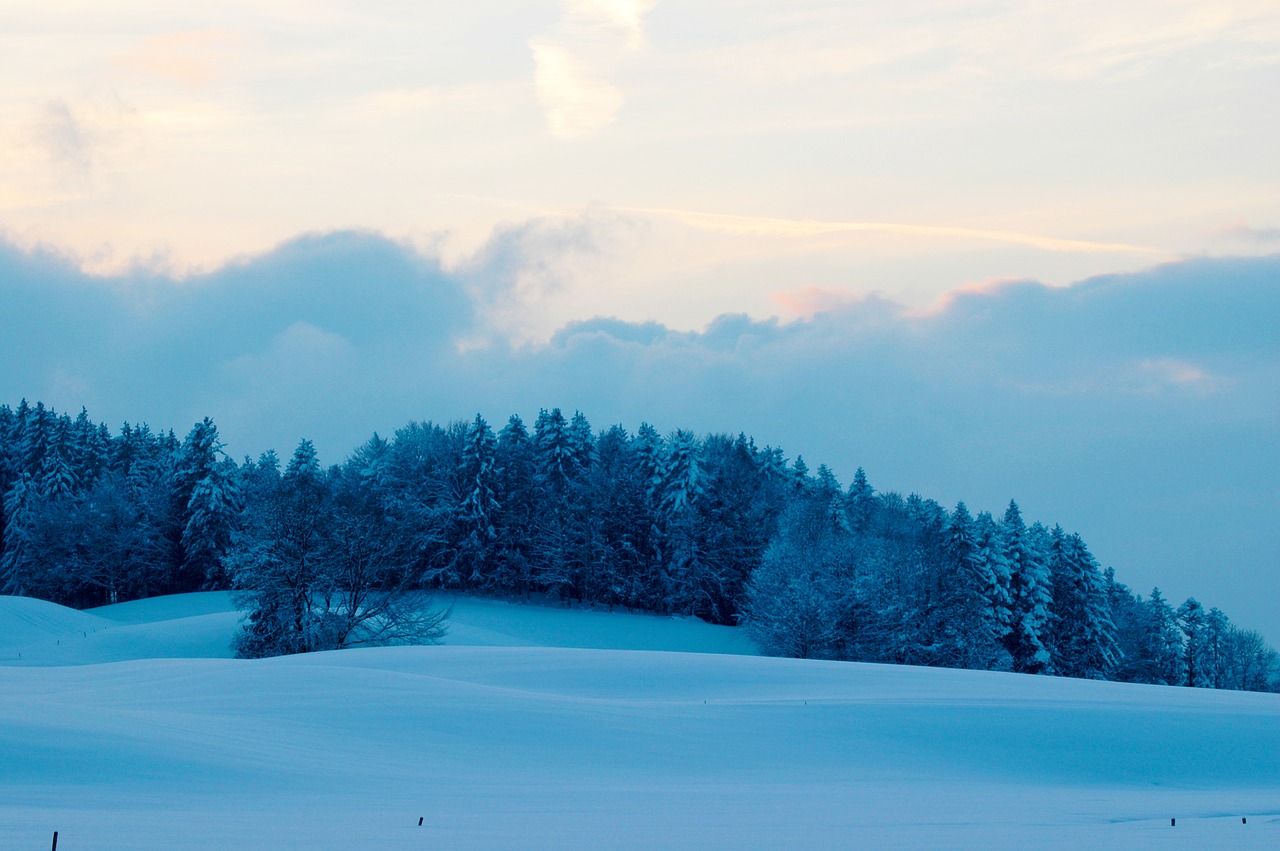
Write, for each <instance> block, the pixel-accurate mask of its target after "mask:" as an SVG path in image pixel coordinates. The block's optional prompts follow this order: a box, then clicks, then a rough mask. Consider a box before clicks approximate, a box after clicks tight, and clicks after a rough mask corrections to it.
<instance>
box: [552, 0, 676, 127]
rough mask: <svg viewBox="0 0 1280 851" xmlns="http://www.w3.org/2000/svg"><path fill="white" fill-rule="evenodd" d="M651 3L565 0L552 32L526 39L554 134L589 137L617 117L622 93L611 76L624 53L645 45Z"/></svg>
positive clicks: (610, 0) (640, 1) (624, 0)
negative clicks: (645, 20)
mask: <svg viewBox="0 0 1280 851" xmlns="http://www.w3.org/2000/svg"><path fill="white" fill-rule="evenodd" d="M654 2H655V0H564V4H563V16H562V17H561V19H560V21H559V22H558V23H557V24H556V26H555V27H554V28H553V29H552V30H551V32H549V33H547V34H545V35H542V36H538V37H536V38H533V39H530V40H529V50H530V51H531V52H532V54H533V63H534V78H533V80H534V90H535V92H536V94H537V97H538V103H539V104H541V105H542V109H543V112H544V113H545V114H546V118H547V128H548V129H549V130H550V131H551V134H552V135H553V136H556V137H558V138H561V139H575V138H579V137H582V136H587V135H590V134H591V133H593V132H594V131H596V130H598V129H599V128H601V127H604V126H605V125H607V124H610V123H612V122H613V121H614V120H615V119H616V117H617V114H618V111H619V110H620V109H621V108H622V104H623V100H624V98H623V95H622V92H621V91H620V90H619V89H618V88H617V87H616V86H614V85H613V84H612V83H611V82H609V78H610V76H611V75H612V74H613V72H614V70H615V68H616V67H617V64H618V60H619V57H620V56H621V55H622V54H625V53H632V52H635V51H637V50H639V49H640V48H641V47H642V46H643V44H644V31H643V28H642V22H643V18H644V14H645V13H646V12H647V11H648V10H649V8H650V7H652V6H653V4H654Z"/></svg>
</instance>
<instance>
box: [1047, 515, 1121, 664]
mask: <svg viewBox="0 0 1280 851" xmlns="http://www.w3.org/2000/svg"><path fill="white" fill-rule="evenodd" d="M1049 550H1050V559H1049V569H1050V573H1051V575H1052V577H1053V612H1054V620H1053V642H1052V644H1053V653H1054V668H1055V670H1056V672H1057V673H1058V674H1059V675H1061V676H1066V677H1083V678H1087V679H1106V678H1108V677H1109V676H1110V675H1111V672H1112V671H1113V670H1114V668H1115V666H1116V664H1117V663H1118V662H1119V658H1120V656H1119V648H1118V645H1117V644H1116V628H1115V624H1114V622H1113V621H1112V617H1111V605H1110V603H1109V602H1108V599H1107V592H1106V586H1105V583H1104V580H1103V578H1102V573H1101V571H1100V570H1099V569H1098V563H1097V561H1096V560H1095V559H1094V558H1093V555H1092V554H1091V553H1090V552H1089V548H1088V547H1086V546H1085V543H1084V541H1083V540H1082V539H1081V538H1080V536H1079V535H1067V534H1066V533H1064V532H1063V531H1062V527H1061V526H1055V527H1054V528H1053V532H1052V534H1051V540H1050V544H1049Z"/></svg>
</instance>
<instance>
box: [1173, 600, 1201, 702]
mask: <svg viewBox="0 0 1280 851" xmlns="http://www.w3.org/2000/svg"><path fill="white" fill-rule="evenodd" d="M1177 614H1178V626H1180V627H1181V628H1182V635H1183V653H1182V667H1183V669H1184V670H1185V671H1186V676H1187V678H1186V681H1185V685H1188V686H1201V685H1206V684H1207V683H1206V682H1205V681H1206V679H1207V677H1206V672H1205V670H1204V668H1203V666H1202V664H1201V660H1202V659H1203V658H1204V657H1205V655H1206V653H1205V638H1206V635H1205V633H1206V623H1205V620H1206V617H1205V612H1204V607H1203V606H1201V605H1200V601H1199V600H1197V599H1196V598H1195V597H1188V598H1187V601H1186V602H1185V603H1183V604H1182V605H1181V606H1179V607H1178V612H1177Z"/></svg>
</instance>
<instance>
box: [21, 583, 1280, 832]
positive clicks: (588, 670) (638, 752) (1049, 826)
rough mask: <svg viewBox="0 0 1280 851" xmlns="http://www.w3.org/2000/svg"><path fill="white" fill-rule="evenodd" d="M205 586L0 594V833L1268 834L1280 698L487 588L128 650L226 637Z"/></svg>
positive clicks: (1279, 744)
mask: <svg viewBox="0 0 1280 851" xmlns="http://www.w3.org/2000/svg"><path fill="white" fill-rule="evenodd" d="M217 597H218V595H188V596H186V597H180V598H173V599H170V600H149V601H141V602H138V603H131V604H125V605H122V606H118V607H110V608H108V609H101V610H97V611H96V612H93V613H84V612H73V611H70V610H66V609H61V608H60V607H57V606H52V605H51V604H47V603H38V602H37V601H29V600H13V599H11V598H0V661H2V662H4V663H6V664H4V665H3V666H0V694H3V695H4V696H5V697H4V699H3V700H2V701H0V802H2V803H0V846H3V847H5V848H10V847H14V848H26V847H30V848H39V847H47V845H48V842H49V839H50V837H51V835H52V832H53V831H54V830H58V831H59V832H60V837H59V847H60V848H63V849H74V848H94V849H115V848H119V849H124V848H130V849H139V848H141V849H149V848H157V849H158V848H174V847H183V848H209V849H212V848H231V847H235V848H278V847H323V848H364V847H394V848H439V847H450V848H515V847H519V848H566V847H592V848H599V847H606V848H642V847H643V848H653V847H684V848H703V847H725V848H743V847H757V848H779V847H867V848H912V847H950V848H956V847H974V848H990V847H1007V848H1080V847H1089V846H1092V847H1112V848H1203V847H1213V848H1274V847H1278V846H1280V793H1278V792H1277V790H1280V758H1277V755H1278V754H1280V698H1277V696H1276V695H1266V694H1252V693H1238V692H1220V691H1207V690H1191V689H1180V688H1166V687H1154V686H1131V685H1121V684H1115V683H1099V682H1085V681H1073V680H1065V679H1055V678H1047V677H1031V676H1018V675H1012V674H994V673H982V672H972V671H950V670H930V669H922V668H907V667H890V666H881V665H863V664H851V663H835V662H812V661H798V660H788V659H772V658H761V657H755V656H748V655H737V656H735V655H727V654H724V653H719V654H716V653H707V652H699V653H693V652H683V653H682V652H664V651H659V650H653V649H590V647H588V648H583V647H581V646H579V647H565V646H561V647H548V646H510V645H515V644H531V643H533V642H535V641H537V640H539V635H538V631H539V630H541V631H542V636H541V637H542V639H544V640H546V641H547V642H553V641H554V642H558V643H560V644H572V643H577V644H580V645H581V644H588V642H591V643H593V646H594V647H595V648H601V647H610V646H614V647H618V646H621V647H626V646H628V645H629V644H630V645H634V644H637V643H643V642H649V644H648V645H644V646H646V647H647V646H651V645H652V644H654V643H657V642H659V641H661V640H663V639H661V636H662V634H663V633H664V631H665V632H666V633H667V634H668V638H667V639H666V640H667V641H668V643H669V644H672V645H674V644H678V643H679V642H681V641H684V642H687V643H688V644H687V646H688V647H689V648H690V649H695V650H707V649H710V648H712V647H713V646H716V644H717V642H719V643H720V647H721V649H722V650H723V649H725V645H732V644H733V639H735V638H736V639H737V640H738V641H739V642H741V637H740V636H737V634H736V633H735V632H734V631H732V630H728V631H727V633H718V632H711V633H707V632H704V631H701V630H699V629H698V627H705V626H706V625H700V624H696V623H691V622H682V621H679V620H671V619H663V618H655V617H652V616H643V615H626V614H607V613H589V612H588V613H581V612H580V613H573V612H567V611H564V610H555V609H544V608H538V607H525V606H513V605H508V604H498V603H489V602H485V601H476V602H475V603H473V604H471V605H472V606H473V607H474V610H475V611H474V612H473V614H472V616H471V621H470V622H469V623H468V616H467V606H468V604H467V602H466V601H459V604H458V605H457V607H456V608H455V612H456V613H457V616H458V624H457V632H458V633H459V634H460V635H459V636H458V639H459V640H470V641H471V642H472V645H471V646H457V645H455V646H448V645H446V646H441V647H411V648H410V647H407V648H385V649H374V650H348V651H340V652H336V653H323V654H313V655H308V656H296V657H287V658H278V659H267V660H259V661H253V662H247V661H238V660H232V659H226V658H141V657H139V655H138V654H140V653H143V652H145V651H148V649H149V648H150V649H152V650H159V649H163V648H164V647H166V646H168V647H172V646H175V645H171V644H168V642H171V641H177V640H178V638H179V637H180V636H183V635H187V636H197V638H188V639H186V640H187V641H188V642H189V643H188V645H186V646H187V647H188V648H189V649H193V650H195V651H204V652H194V653H193V654H192V655H193V656H200V655H204V656H216V655H218V653H216V652H214V651H215V650H218V649H219V648H221V650H220V652H221V653H222V654H223V655H226V654H227V653H228V652H229V651H228V650H227V649H226V648H227V647H228V646H229V642H230V635H231V630H232V629H233V627H234V623H235V619H236V613H234V612H232V611H229V610H228V605H227V602H226V599H225V597H223V599H222V600H221V602H219V600H218V599H217ZM219 607H221V608H219ZM476 612H478V614H476ZM581 616H588V617H586V618H585V619H583V618H581ZM575 617H578V618H579V623H580V625H581V626H582V629H583V632H584V634H583V635H580V636H577V637H575V636H574V635H572V634H571V633H572V630H571V629H569V628H568V627H565V626H564V623H565V622H567V621H572V620H573V618H575ZM219 618H221V619H222V620H218V619H219ZM637 619H639V620H637ZM556 623H559V624H561V626H560V627H559V628H558V629H559V631H558V632H557V631H556V628H553V627H554V624H556ZM215 625H216V628H215ZM710 629H713V630H714V629H724V628H710ZM218 630H221V632H220V633H219V635H220V638H218V639H217V640H214V638H213V636H214V634H215V633H217V632H218ZM468 633H470V638H468ZM503 636H506V638H505V639H504V638H503ZM637 636H638V637H637ZM712 636H715V637H714V638H713V637H712ZM504 640H505V641H506V642H507V643H508V646H501V642H503V641H504ZM219 642H221V643H219ZM481 645H489V646H481ZM736 646H737V647H738V648H739V649H740V650H741V649H749V645H746V644H745V643H739V644H737V645H736ZM50 647H52V648H54V649H52V650H51V649H49V648H50ZM19 648H21V651H19ZM668 649H670V648H668ZM18 652H21V653H22V658H21V659H20V660H19V659H18V658H17V654H18ZM112 653H115V654H117V656H118V658H119V659H122V660H124V661H109V659H108V657H109V656H110V655H111V654H112ZM172 655H174V654H172V653H164V652H156V653H155V656H157V657H160V656H172ZM42 660H43V661H42ZM36 662H40V664H33V663H36ZM89 662H101V663H105V664H86V663H89ZM420 818H421V819H422V821H423V823H422V825H421V826H419V823H418V820H419V819H420ZM1170 818H1177V819H1178V823H1177V826H1176V827H1171V826H1170V822H1169V820H1170ZM1242 818H1247V819H1248V822H1247V824H1246V823H1242V822H1241V819H1242Z"/></svg>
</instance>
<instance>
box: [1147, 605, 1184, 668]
mask: <svg viewBox="0 0 1280 851" xmlns="http://www.w3.org/2000/svg"><path fill="white" fill-rule="evenodd" d="M1145 608H1146V624H1145V626H1146V630H1145V640H1146V648H1145V651H1146V652H1145V653H1144V654H1143V656H1144V657H1145V659H1146V660H1148V664H1149V667H1148V670H1147V671H1146V672H1145V673H1146V676H1147V677H1148V679H1145V680H1144V681H1145V682H1151V683H1157V684H1160V685H1171V686H1176V685H1180V684H1181V683H1182V682H1183V677H1184V676H1185V674H1184V671H1183V661H1182V653H1183V646H1182V630H1180V629H1179V628H1178V616H1177V614H1176V613H1175V612H1174V610H1173V607H1172V606H1170V605H1169V603H1168V601H1167V600H1165V598H1164V595H1163V594H1161V593H1160V589H1159V588H1153V589H1152V590H1151V596H1150V597H1149V598H1147V600H1146V602H1145Z"/></svg>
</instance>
